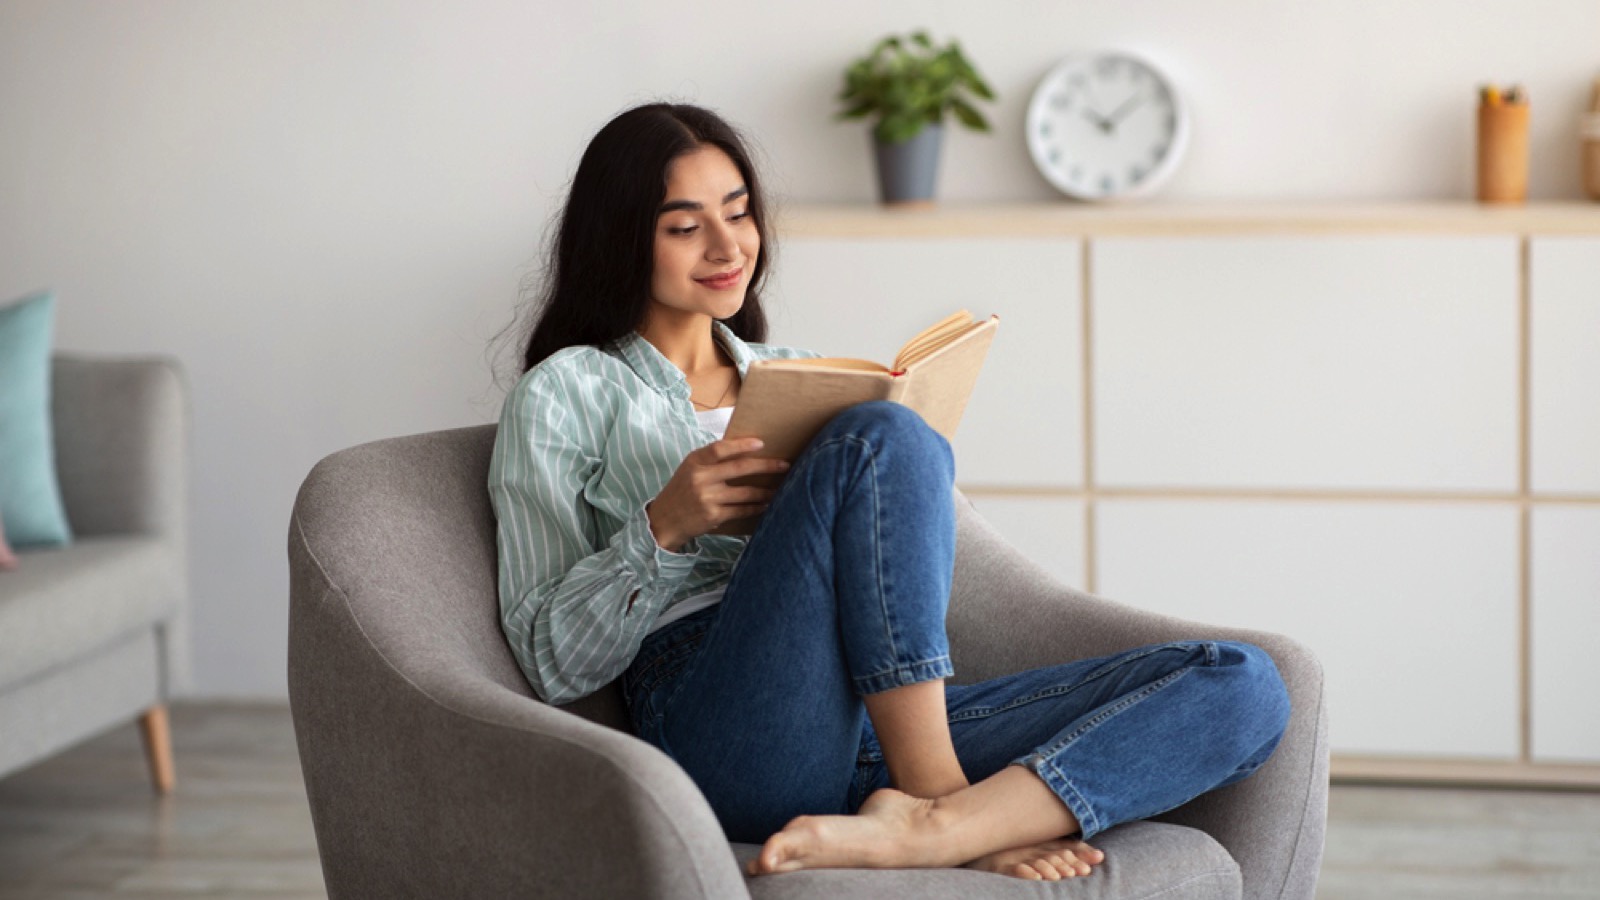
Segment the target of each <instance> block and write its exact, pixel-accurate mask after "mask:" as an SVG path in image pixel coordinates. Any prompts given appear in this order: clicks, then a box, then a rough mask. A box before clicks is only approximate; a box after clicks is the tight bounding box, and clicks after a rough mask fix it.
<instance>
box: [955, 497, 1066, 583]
mask: <svg viewBox="0 0 1600 900" xmlns="http://www.w3.org/2000/svg"><path fill="white" fill-rule="evenodd" d="M969 499H971V500H972V505H973V506H974V507H976V508H977V510H978V513H979V514H980V515H982V516H983V518H984V519H986V520H988V522H989V524H991V525H993V526H994V527H995V530H996V531H998V532H1000V534H1001V535H1003V536H1004V537H1005V539H1006V540H1007V541H1008V542H1009V543H1010V544H1011V545H1012V546H1013V547H1016V548H1017V549H1018V550H1019V551H1021V552H1022V554H1023V555H1024V556H1026V557H1028V558H1029V559H1031V560H1033V561H1034V562H1036V563H1038V564H1039V567H1040V568H1042V569H1044V570H1045V571H1046V572H1048V573H1050V574H1051V575H1054V576H1055V577H1056V578H1058V579H1060V580H1061V581H1062V582H1063V583H1065V584H1068V585H1071V586H1072V587H1075V588H1078V589H1079V590H1083V589H1084V587H1085V580H1086V577H1085V573H1086V569H1085V566H1084V555H1083V553H1084V527H1083V526H1084V520H1083V501H1082V500H1081V499H1078V498H1076V497H1006V496H994V495H980V496H972V497H970V498H969Z"/></svg>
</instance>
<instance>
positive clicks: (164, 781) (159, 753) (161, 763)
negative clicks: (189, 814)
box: [139, 706, 173, 794]
mask: <svg viewBox="0 0 1600 900" xmlns="http://www.w3.org/2000/svg"><path fill="white" fill-rule="evenodd" d="M139 731H140V732H141V733H142V734H143V735H144V752H145V756H146V757H148V758H149V760H150V781H151V782H152V783H153V784H154V785H155V789H156V793H158V794H170V793H172V783H173V776H172V731H171V729H170V728H169V727H168V726H167V708H166V707H165V706H152V707H150V708H149V709H147V710H145V711H144V715H142V716H140V717H139Z"/></svg>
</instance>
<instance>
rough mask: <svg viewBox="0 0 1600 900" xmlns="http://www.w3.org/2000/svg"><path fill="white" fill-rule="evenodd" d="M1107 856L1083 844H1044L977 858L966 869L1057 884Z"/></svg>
mask: <svg viewBox="0 0 1600 900" xmlns="http://www.w3.org/2000/svg"><path fill="white" fill-rule="evenodd" d="M1105 858H1106V855H1105V854H1104V853H1102V852H1100V851H1099V850H1096V849H1095V848H1093V847H1091V846H1089V845H1088V844H1085V843H1084V842H1083V841H1074V840H1059V841H1045V842H1044V843H1042V844H1031V845H1029V846H1026V847H1017V848H1015V849H1012V850H1000V851H997V852H995V853H990V854H988V855H986V856H980V857H978V858H977V859H975V860H973V861H972V862H969V863H967V865H966V868H969V869H977V870H978V871H980V872H993V873H995V874H996V875H1010V876H1011V877H1012V878H1025V879H1027V880H1029V881H1058V880H1060V879H1062V878H1076V877H1078V876H1079V875H1088V874H1089V873H1090V872H1092V871H1093V867H1094V866H1097V865H1099V864H1100V863H1102V862H1105Z"/></svg>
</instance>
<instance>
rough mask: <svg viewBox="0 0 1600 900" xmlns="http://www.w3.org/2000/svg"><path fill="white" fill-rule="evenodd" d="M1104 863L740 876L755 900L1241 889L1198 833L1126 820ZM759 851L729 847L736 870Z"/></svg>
mask: <svg viewBox="0 0 1600 900" xmlns="http://www.w3.org/2000/svg"><path fill="white" fill-rule="evenodd" d="M1090 843H1091V844H1093V845H1094V846H1095V847H1098V848H1100V849H1101V850H1104V851H1105V852H1106V860H1105V862H1104V863H1102V864H1101V865H1098V866H1096V867H1095V870H1094V872H1093V873H1092V874H1091V875H1089V877H1087V878H1068V879H1063V880H1061V881H1058V882H1039V881H1024V880H1022V879H1020V878H1008V877H1003V876H999V875H992V874H989V873H985V872H973V871H970V870H967V869H876V870H875V869H817V870H813V871H809V872H790V873H787V874H784V875H777V876H770V877H757V878H749V877H747V878H746V879H745V883H746V885H747V886H748V887H749V888H750V896H751V898H753V900H801V898H814V897H827V898H829V900H880V898H883V897H916V898H918V900H970V898H973V897H983V898H985V900H988V898H994V900H1004V898H1011V897H1015V898H1018V900H1021V898H1024V897H1028V898H1035V900H1037V898H1043V897H1061V898H1064V900H1065V898H1072V900H1143V898H1146V897H1174V898H1177V897H1181V898H1183V900H1234V898H1237V897H1239V896H1240V895H1241V893H1242V892H1243V890H1244V886H1243V883H1242V882H1241V880H1240V874H1239V866H1238V864H1237V863H1235V862H1234V861H1233V857H1231V856H1229V855H1228V851H1227V850H1224V849H1223V848H1222V845H1221V844H1219V843H1217V842H1216V841H1215V840H1214V839H1212V837H1211V836H1210V835H1208V834H1206V833H1205V832H1203V831H1200V830H1199V829H1197V828H1185V827H1183V826H1181V825H1166V824H1162V823H1159V822H1130V823H1128V824H1126V825H1119V826H1117V827H1116V828H1113V829H1111V830H1110V831H1107V832H1105V833H1104V834H1102V835H1100V836H1099V837H1098V838H1096V839H1095V840H1093V841H1091V842H1090ZM760 849H761V848H760V847H758V846H756V845H754V844H734V845H733V852H734V855H735V856H736V857H738V860H739V869H740V871H744V865H745V864H746V863H748V862H749V861H750V860H752V859H754V858H755V855H756V853H757V851H759V850H760Z"/></svg>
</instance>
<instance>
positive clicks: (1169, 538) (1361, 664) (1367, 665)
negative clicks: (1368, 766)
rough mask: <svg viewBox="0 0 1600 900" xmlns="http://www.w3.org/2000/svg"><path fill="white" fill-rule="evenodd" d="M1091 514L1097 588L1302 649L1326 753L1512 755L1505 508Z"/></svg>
mask: <svg viewBox="0 0 1600 900" xmlns="http://www.w3.org/2000/svg"><path fill="white" fill-rule="evenodd" d="M1096 523H1097V529H1098V530H1097V533H1096V546H1097V548H1098V552H1099V558H1098V561H1097V565H1098V570H1097V571H1098V580H1099V586H1100V593H1102V594H1104V595H1106V596H1108V597H1112V598H1115V599H1117V600H1120V601H1122V602H1124V603H1129V604H1132V605H1134V606H1141V607H1144V608H1147V609H1152V610H1155V611H1157V612H1162V613H1167V614H1170V615H1175V616H1181V617H1184V618H1187V619H1192V620H1195V621H1199V622H1203V623H1207V624H1218V625H1232V626H1239V627H1244V628H1256V629H1263V630H1266V631H1272V632H1276V633H1279V634H1284V635H1287V636H1288V637H1291V638H1293V639H1295V640H1297V641H1300V642H1301V643H1304V644H1306V645H1307V646H1309V647H1310V648H1311V649H1312V650H1313V651H1314V652H1315V653H1316V654H1317V656H1318V658H1319V659H1321V661H1322V664H1323V667H1324V670H1325V672H1326V676H1327V681H1326V684H1327V702H1328V718H1329V728H1330V739H1331V743H1332V747H1333V749H1334V751H1336V752H1344V753H1369V754H1383V755H1403V754H1411V755H1426V756H1436V757H1450V756H1459V757H1472V758H1498V759H1512V758H1515V756H1516V755H1517V751H1518V739H1517V738H1518V715H1517V710H1518V705H1517V695H1518V690H1517V685H1518V679H1517V655H1516V648H1517V512H1516V509H1515V508H1514V507H1513V506H1511V505H1510V504H1494V503H1483V504H1476V503H1459V504H1445V503H1440V504H1420V503H1392V504H1391V503H1375V502H1374V503H1338V502H1322V503H1316V502H1303V503H1302V502H1267V501H1250V502H1243V501H1225V500H1217V501H1182V500H1107V501H1102V502H1101V503H1100V504H1099V505H1098V506H1097V508H1096Z"/></svg>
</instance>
